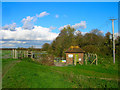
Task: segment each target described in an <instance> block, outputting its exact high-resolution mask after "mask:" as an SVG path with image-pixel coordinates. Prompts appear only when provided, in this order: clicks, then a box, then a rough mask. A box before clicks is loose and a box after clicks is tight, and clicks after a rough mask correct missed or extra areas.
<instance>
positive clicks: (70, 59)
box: [66, 53, 84, 64]
mask: <svg viewBox="0 0 120 90" xmlns="http://www.w3.org/2000/svg"><path fill="white" fill-rule="evenodd" d="M69 54H72V55H73V57H72V58H70V57H68V55H69ZM75 54H78V59H79V58H81V61H80V63H81V64H83V63H84V59H83V57H84V53H66V63H67V64H73V60H74V59H75Z"/></svg>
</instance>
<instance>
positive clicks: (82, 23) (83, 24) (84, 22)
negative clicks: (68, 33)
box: [72, 21, 86, 29]
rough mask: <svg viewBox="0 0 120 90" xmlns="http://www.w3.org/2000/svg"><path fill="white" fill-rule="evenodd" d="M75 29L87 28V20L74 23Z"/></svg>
mask: <svg viewBox="0 0 120 90" xmlns="http://www.w3.org/2000/svg"><path fill="white" fill-rule="evenodd" d="M72 27H73V28H75V29H79V28H81V29H85V28H86V21H81V22H80V23H76V24H75V25H72Z"/></svg>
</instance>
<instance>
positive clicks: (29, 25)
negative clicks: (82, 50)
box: [0, 2, 118, 48]
mask: <svg viewBox="0 0 120 90" xmlns="http://www.w3.org/2000/svg"><path fill="white" fill-rule="evenodd" d="M111 18H116V19H118V3H117V2H2V27H1V30H0V33H1V35H2V37H1V38H0V43H1V44H2V47H3V48H13V47H14V48H16V47H25V48H27V47H30V46H32V45H33V46H34V47H35V48H41V46H42V45H43V44H44V43H51V42H52V41H53V40H54V39H55V38H56V37H57V36H58V34H59V33H60V30H62V29H63V28H64V27H66V26H67V25H70V26H71V27H73V28H75V29H76V31H77V30H80V31H81V32H82V34H83V35H84V34H85V33H87V32H90V31H91V30H92V29H96V28H97V29H99V30H101V32H102V33H103V34H105V33H106V32H108V31H109V32H111V33H112V22H111V21H110V20H109V19H111ZM114 25H115V26H114V27H115V33H116V35H117V33H118V20H116V21H115V22H114Z"/></svg>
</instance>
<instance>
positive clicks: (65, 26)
mask: <svg viewBox="0 0 120 90" xmlns="http://www.w3.org/2000/svg"><path fill="white" fill-rule="evenodd" d="M68 26H70V24H69V25H64V26H62V27H60V28H58V29H59V30H62V29H63V28H67V27H68Z"/></svg>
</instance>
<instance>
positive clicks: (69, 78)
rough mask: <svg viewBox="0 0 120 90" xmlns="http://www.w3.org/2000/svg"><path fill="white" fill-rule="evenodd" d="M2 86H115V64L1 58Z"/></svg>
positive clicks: (116, 82)
mask: <svg viewBox="0 0 120 90" xmlns="http://www.w3.org/2000/svg"><path fill="white" fill-rule="evenodd" d="M2 68H3V70H2V71H3V74H2V78H3V79H2V86H3V88H118V82H120V80H119V79H118V67H117V65H114V64H111V65H101V64H99V65H97V66H96V65H77V66H63V67H57V66H45V65H40V64H36V63H33V62H28V61H24V60H18V59H3V60H2Z"/></svg>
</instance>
